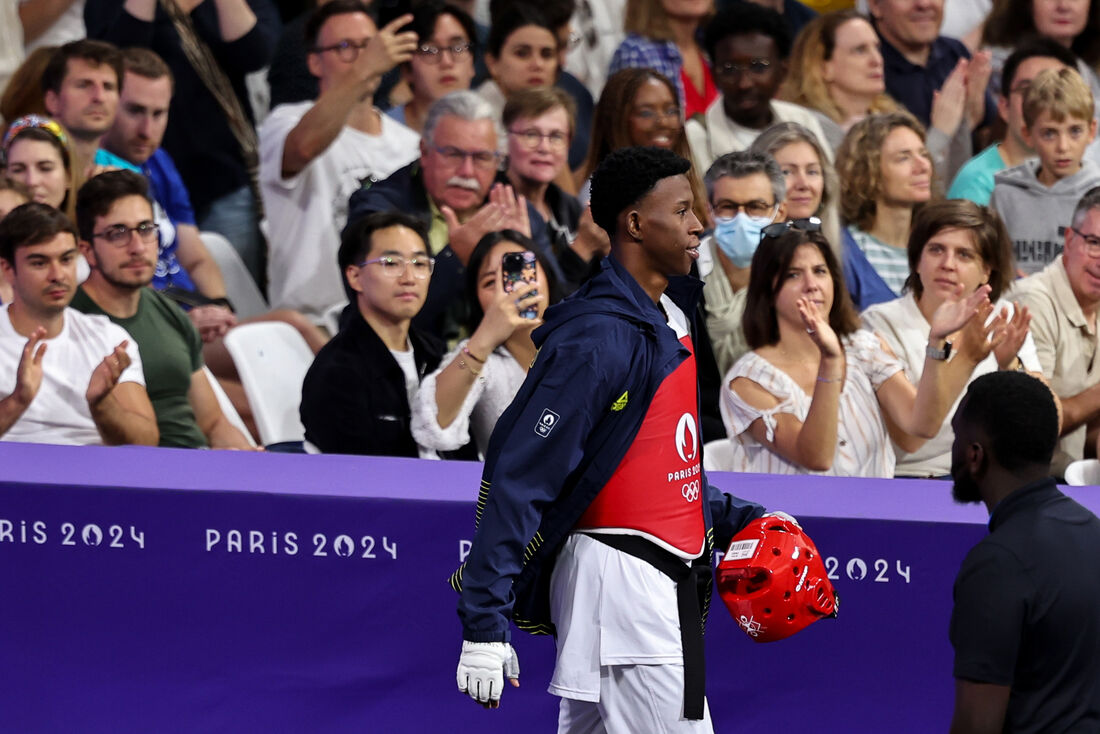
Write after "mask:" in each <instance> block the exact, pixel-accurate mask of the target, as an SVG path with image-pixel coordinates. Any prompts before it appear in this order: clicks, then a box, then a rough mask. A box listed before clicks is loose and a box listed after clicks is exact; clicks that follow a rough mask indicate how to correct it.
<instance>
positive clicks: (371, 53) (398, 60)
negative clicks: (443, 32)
mask: <svg viewBox="0 0 1100 734" xmlns="http://www.w3.org/2000/svg"><path fill="white" fill-rule="evenodd" d="M412 19H413V16H412V14H411V13H406V14H405V15H402V16H399V17H397V18H394V19H393V20H391V21H390V22H389V23H387V24H386V25H384V26H383V27H382V28H380V29H379V31H378V33H377V34H376V35H375V36H374V38H372V39H370V43H368V44H367V47H366V48H364V49H363V50H362V51H361V52H360V53H359V58H358V59H356V66H357V68H358V69H360V70H361V71H362V72H363V74H364V77H371V76H381V75H382V74H385V73H386V72H387V71H389V70H390V69H392V68H394V67H395V66H397V65H398V64H403V63H405V62H406V61H408V60H409V59H411V58H412V55H413V54H414V53H415V52H416V45H417V38H416V33H414V32H412V31H403V32H400V33H399V32H398V29H399V28H401V27H402V26H406V25H408V24H409V23H411V22H412Z"/></svg>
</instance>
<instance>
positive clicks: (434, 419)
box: [412, 230, 557, 456]
mask: <svg viewBox="0 0 1100 734" xmlns="http://www.w3.org/2000/svg"><path fill="white" fill-rule="evenodd" d="M524 251H528V252H534V253H535V256H536V261H537V265H536V271H537V280H536V281H535V282H534V283H533V284H523V283H521V284H519V285H518V287H517V288H516V289H515V290H514V291H513V292H511V293H506V292H505V291H504V286H503V282H502V279H501V268H500V263H501V258H503V256H504V254H505V253H508V252H524ZM544 257H545V256H544V255H543V254H542V253H541V252H540V251H539V249H538V248H537V247H535V244H534V243H533V242H532V241H531V240H530V239H529V238H528V237H526V236H525V235H522V234H520V233H519V232H516V231H513V230H504V231H502V232H491V233H489V234H487V235H485V236H484V237H483V238H481V241H480V242H478V243H477V247H475V248H474V251H473V253H471V255H470V260H469V262H468V263H467V264H466V297H467V300H468V301H469V303H470V308H471V311H472V313H471V317H470V329H471V330H472V332H473V333H472V334H471V335H470V338H469V339H464V340H462V341H461V342H459V343H458V345H457V346H455V348H454V349H453V350H451V352H450V353H449V354H448V355H447V356H446V357H444V358H443V361H441V362H440V363H439V364H440V367H439V369H437V370H436V371H435V372H433V373H432V374H430V375H428V376H427V377H425V378H424V380H423V381H422V382H421V383H420V390H419V391H417V394H416V400H415V401H414V404H413V410H412V413H413V416H412V434H413V438H414V439H416V442H417V443H418V444H419V445H420V446H422V447H424V448H429V449H435V450H436V451H451V450H454V449H458V448H461V447H462V446H464V445H466V444H467V443H469V441H470V436H471V434H473V439H474V442H475V443H476V445H477V449H478V453H479V454H481V455H482V456H484V454H485V448H486V446H488V445H489V436H490V435H492V432H493V427H494V426H495V425H496V422H497V419H498V418H499V417H500V415H501V413H503V412H504V409H505V408H507V407H508V405H509V404H511V402H512V398H514V397H515V395H516V392H517V391H518V390H519V387H520V385H522V384H523V380H524V379H525V378H526V377H527V369H528V368H529V367H530V365H531V362H532V361H534V359H535V344H534V342H532V341H531V332H532V331H534V330H535V327H537V326H538V325H539V324H541V323H542V314H543V312H544V311H545V310H546V307H547V306H548V305H550V303H552V302H553V301H555V300H557V296H556V292H557V284H556V283H555V282H554V281H553V277H554V276H553V272H552V270H551V268H550V267H549V265H548V263H546V262H545V261H544V259H543V258H544ZM529 305H535V306H536V307H537V308H536V315H535V318H524V317H523V315H521V310H523V309H524V308H526V307H527V306H529Z"/></svg>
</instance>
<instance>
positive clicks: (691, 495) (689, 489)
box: [676, 413, 699, 502]
mask: <svg viewBox="0 0 1100 734" xmlns="http://www.w3.org/2000/svg"><path fill="white" fill-rule="evenodd" d="M676 453H677V454H678V455H679V456H680V460H681V461H683V462H684V463H685V464H693V466H691V467H689V468H688V469H686V470H685V471H684V472H682V474H683V475H684V477H685V478H686V477H688V476H695V475H698V473H699V463H698V458H699V429H698V428H697V427H696V425H695V416H693V415H692V414H691V413H684V414H683V415H682V416H680V420H679V422H678V423H677V424H676ZM677 473H681V472H677ZM681 494H683V495H684V499H685V500H687V501H688V502H694V501H696V500H697V499H699V481H698V480H695V481H692V482H688V483H686V484H684V485H683V487H682V488H681Z"/></svg>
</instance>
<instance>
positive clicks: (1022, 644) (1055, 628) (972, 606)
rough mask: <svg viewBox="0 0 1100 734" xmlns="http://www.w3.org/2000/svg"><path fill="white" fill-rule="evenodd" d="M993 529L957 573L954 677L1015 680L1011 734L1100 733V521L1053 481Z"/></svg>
mask: <svg viewBox="0 0 1100 734" xmlns="http://www.w3.org/2000/svg"><path fill="white" fill-rule="evenodd" d="M989 527H990V534H989V536H988V537H986V538H984V539H983V540H982V541H981V542H980V543H978V544H977V545H976V546H974V548H973V549H971V551H970V553H969V554H967V556H966V560H965V561H963V564H962V568H961V569H960V570H959V575H958V577H957V578H956V579H955V592H954V595H955V609H954V612H953V613H952V615H951V644H952V645H953V646H954V648H955V678H957V679H960V680H967V681H973V682H977V683H991V684H994V685H1001V686H1011V688H1012V693H1011V696H1010V698H1009V702H1008V712H1007V716H1006V719H1005V729H1004V730H1005V731H1006V732H1055V731H1057V732H1086V731H1087V732H1096V731H1100V519H1097V517H1096V516H1095V515H1094V514H1092V513H1091V512H1089V511H1088V510H1087V509H1085V508H1084V507H1082V506H1081V505H1079V504H1077V503H1076V502H1074V501H1073V500H1072V499H1070V498H1069V497H1066V496H1065V495H1064V494H1062V493H1061V492H1060V491H1059V490H1058V488H1057V486H1056V485H1055V483H1054V480H1053V479H1046V480H1043V481H1041V482H1036V483H1034V484H1030V485H1027V486H1026V487H1023V488H1021V489H1020V490H1018V491H1016V492H1014V493H1013V494H1011V495H1009V496H1008V497H1007V498H1005V499H1004V500H1002V501H1001V503H1000V504H999V505H997V507H995V508H994V509H993V514H992V516H991V517H990V520H989Z"/></svg>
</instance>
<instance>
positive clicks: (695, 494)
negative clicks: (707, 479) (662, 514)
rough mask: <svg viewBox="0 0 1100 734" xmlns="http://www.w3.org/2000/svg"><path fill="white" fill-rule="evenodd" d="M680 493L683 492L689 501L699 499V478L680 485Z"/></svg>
mask: <svg viewBox="0 0 1100 734" xmlns="http://www.w3.org/2000/svg"><path fill="white" fill-rule="evenodd" d="M680 494H682V495H683V496H684V499H686V500H687V501H688V502H694V501H695V500H697V499H699V480H698V479H696V480H694V481H692V482H688V483H687V484H685V485H683V486H682V487H680Z"/></svg>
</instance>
